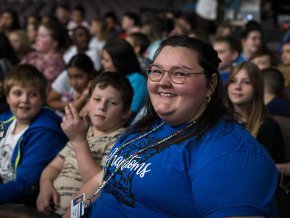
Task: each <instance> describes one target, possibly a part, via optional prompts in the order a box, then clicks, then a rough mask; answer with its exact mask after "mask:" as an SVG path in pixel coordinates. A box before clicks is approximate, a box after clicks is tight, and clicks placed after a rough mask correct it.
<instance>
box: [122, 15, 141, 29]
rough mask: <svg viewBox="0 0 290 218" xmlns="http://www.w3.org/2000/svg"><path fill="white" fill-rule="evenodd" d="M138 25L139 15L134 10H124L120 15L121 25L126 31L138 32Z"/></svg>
mask: <svg viewBox="0 0 290 218" xmlns="http://www.w3.org/2000/svg"><path fill="white" fill-rule="evenodd" d="M139 25H140V17H139V15H138V14H136V13H134V12H126V13H125V14H123V16H122V21H121V26H122V29H123V30H124V31H125V32H126V33H127V34H129V33H132V32H138V31H139Z"/></svg>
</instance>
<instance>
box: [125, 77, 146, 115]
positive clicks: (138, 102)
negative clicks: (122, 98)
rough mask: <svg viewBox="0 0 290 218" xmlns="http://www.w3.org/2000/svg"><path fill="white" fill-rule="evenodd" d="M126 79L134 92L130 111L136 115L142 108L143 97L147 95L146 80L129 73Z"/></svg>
mask: <svg viewBox="0 0 290 218" xmlns="http://www.w3.org/2000/svg"><path fill="white" fill-rule="evenodd" d="M126 77H127V79H128V80H129V81H130V84H131V86H132V88H133V90H134V96H133V99H132V103H131V107H130V110H131V111H132V112H135V113H137V112H138V111H139V110H140V109H141V107H142V106H143V103H144V99H145V96H146V95H147V85H146V79H145V77H144V76H142V75H141V74H140V73H131V74H129V75H127V76H126Z"/></svg>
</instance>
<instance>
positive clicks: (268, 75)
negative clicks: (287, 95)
mask: <svg viewBox="0 0 290 218" xmlns="http://www.w3.org/2000/svg"><path fill="white" fill-rule="evenodd" d="M261 73H262V75H263V78H264V103H265V105H267V104H268V103H269V102H270V101H271V100H272V99H274V98H276V97H281V95H282V94H283V89H284V87H285V86H284V83H285V80H284V77H283V74H282V73H281V71H279V70H278V69H276V68H273V67H272V68H267V69H263V70H262V71H261Z"/></svg>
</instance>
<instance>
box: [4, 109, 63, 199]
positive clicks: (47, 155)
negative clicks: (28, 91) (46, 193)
mask: <svg viewBox="0 0 290 218" xmlns="http://www.w3.org/2000/svg"><path fill="white" fill-rule="evenodd" d="M7 120H9V122H7V123H6V125H7V128H8V127H9V125H10V124H11V123H12V121H13V120H14V118H13V114H12V113H11V112H10V111H8V112H5V113H3V114H1V115H0V121H2V122H3V121H4V122H5V121H7ZM60 123H61V118H60V117H59V116H57V115H56V114H55V112H53V111H52V110H50V109H48V108H42V109H41V111H40V113H39V114H38V115H37V116H36V117H35V119H34V120H33V121H32V122H31V123H30V125H29V127H28V129H27V130H26V131H25V133H24V134H23V135H22V136H21V137H20V139H19V140H18V142H17V145H16V147H15V149H14V151H13V154H12V158H11V162H12V166H13V167H14V169H15V179H14V180H12V181H10V182H7V183H5V184H0V193H1V195H0V204H1V203H27V202H28V201H31V200H32V201H35V197H36V196H37V194H38V187H39V178H40V175H41V172H42V170H43V169H44V168H45V167H46V165H47V164H48V163H49V162H50V161H51V160H52V159H53V158H54V157H55V156H56V155H57V154H58V152H59V151H60V150H61V149H62V148H63V146H64V145H65V143H66V142H67V137H66V136H65V134H64V133H63V131H62V129H61V127H60Z"/></svg>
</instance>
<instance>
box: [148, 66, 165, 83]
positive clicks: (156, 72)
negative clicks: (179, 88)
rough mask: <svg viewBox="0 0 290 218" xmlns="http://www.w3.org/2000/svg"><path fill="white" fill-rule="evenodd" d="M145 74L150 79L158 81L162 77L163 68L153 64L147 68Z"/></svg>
mask: <svg viewBox="0 0 290 218" xmlns="http://www.w3.org/2000/svg"><path fill="white" fill-rule="evenodd" d="M147 75H148V77H149V79H151V80H152V81H154V82H158V81H160V79H161V78H162V75H163V70H162V68H160V67H158V66H154V65H153V66H150V67H149V68H148V69H147Z"/></svg>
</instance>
